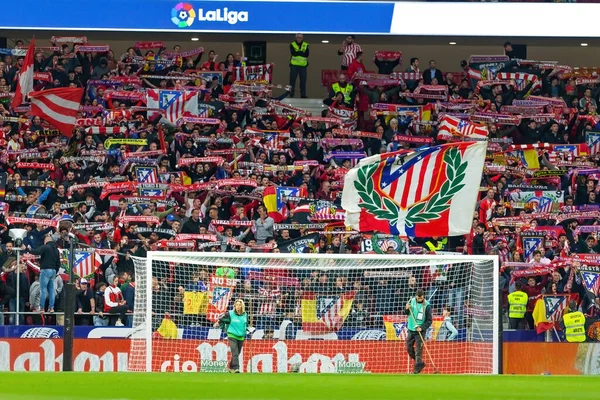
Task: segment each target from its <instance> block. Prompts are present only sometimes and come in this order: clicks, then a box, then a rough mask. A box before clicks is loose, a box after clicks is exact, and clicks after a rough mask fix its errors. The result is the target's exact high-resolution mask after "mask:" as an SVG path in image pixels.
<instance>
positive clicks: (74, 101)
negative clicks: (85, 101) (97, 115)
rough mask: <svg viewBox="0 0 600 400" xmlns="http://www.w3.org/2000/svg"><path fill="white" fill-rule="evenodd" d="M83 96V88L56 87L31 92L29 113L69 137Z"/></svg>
mask: <svg viewBox="0 0 600 400" xmlns="http://www.w3.org/2000/svg"><path fill="white" fill-rule="evenodd" d="M82 97H83V88H58V89H50V90H42V91H39V92H31V93H30V94H29V98H30V99H31V111H29V114H30V115H34V116H36V115H37V116H38V117H40V118H42V119H44V120H46V121H47V122H48V123H50V124H51V125H53V126H55V127H56V129H58V130H59V131H60V132H61V133H63V134H64V135H66V136H69V137H71V134H72V133H73V127H74V126H75V121H76V117H77V112H78V111H79V103H80V101H81V98H82Z"/></svg>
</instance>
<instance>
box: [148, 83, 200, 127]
mask: <svg viewBox="0 0 600 400" xmlns="http://www.w3.org/2000/svg"><path fill="white" fill-rule="evenodd" d="M146 96H147V105H148V108H149V109H160V110H162V111H163V112H164V114H162V113H160V112H156V111H148V119H154V118H158V116H160V115H162V116H163V118H164V119H166V120H167V121H168V122H169V123H171V124H175V123H176V122H177V120H178V119H180V118H183V117H189V116H196V115H198V92H192V91H181V90H159V89H149V90H148V92H147V94H146Z"/></svg>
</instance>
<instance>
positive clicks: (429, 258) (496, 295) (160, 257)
mask: <svg viewBox="0 0 600 400" xmlns="http://www.w3.org/2000/svg"><path fill="white" fill-rule="evenodd" d="M219 258H227V259H229V260H235V259H248V258H254V259H271V260H273V259H293V258H302V259H306V260H310V259H313V260H323V261H326V260H332V259H335V260H357V261H358V260H369V261H371V262H372V261H376V260H381V261H387V262H389V261H393V260H398V261H400V260H401V261H403V262H402V264H405V265H411V266H428V265H431V264H436V265H439V264H448V263H468V262H492V263H493V279H492V282H493V288H492V293H493V312H492V318H493V327H492V335H493V345H492V349H493V350H492V355H493V362H492V365H493V367H492V374H494V375H496V374H499V373H501V365H500V363H501V354H502V353H501V346H502V338H501V336H500V335H501V331H500V326H501V325H500V324H501V299H500V291H499V290H500V289H499V286H500V276H499V271H500V264H499V259H498V257H497V256H492V255H477V256H474V255H454V254H444V255H408V254H402V255H400V254H389V255H388V254H293V253H222V252H217V253H210V252H179V251H177V252H176V251H149V252H148V253H147V257H146V271H145V272H146V283H147V284H146V288H145V289H146V290H145V295H146V299H148V300H147V301H148V304H147V307H146V313H145V324H144V331H143V333H142V332H139V334H141V335H140V336H142V337H140V336H137V338H138V339H142V338H143V339H145V340H146V360H145V361H146V371H147V372H151V371H152V342H153V332H152V323H151V321H152V314H153V313H152V309H153V307H152V284H151V283H152V264H153V262H155V261H160V262H167V263H168V262H175V263H188V264H199V265H203V264H206V262H207V259H213V260H215V261H211V262H210V265H213V266H218V265H219V264H218V262H216V259H219ZM270 267H271V268H281V266H280V265H272V266H269V265H265V266H263V267H262V268H265V269H268V268H270ZM330 268H331V267H330V266H328V265H326V264H324V265H319V266H315V265H311V266H310V267H309V268H307V269H310V270H315V269H324V270H325V269H330ZM335 268H336V269H356V267H351V266H336V267H335ZM297 269H301V268H298V267H297Z"/></svg>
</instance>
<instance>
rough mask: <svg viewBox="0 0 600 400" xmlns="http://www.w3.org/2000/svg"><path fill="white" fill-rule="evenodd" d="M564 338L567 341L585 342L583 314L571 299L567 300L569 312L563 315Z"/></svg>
mask: <svg viewBox="0 0 600 400" xmlns="http://www.w3.org/2000/svg"><path fill="white" fill-rule="evenodd" d="M563 325H564V326H565V339H566V340H567V342H569V343H581V342H585V339H586V336H585V315H583V313H582V312H581V311H579V310H578V308H577V303H576V302H575V301H573V300H571V301H570V302H569V312H568V313H565V315H563Z"/></svg>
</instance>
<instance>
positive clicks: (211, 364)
mask: <svg viewBox="0 0 600 400" xmlns="http://www.w3.org/2000/svg"><path fill="white" fill-rule="evenodd" d="M62 345H63V342H62V340H60V339H4V340H0V372H1V371H60V370H62V353H63V351H62V349H63V347H62ZM130 345H131V341H130V340H128V339H79V340H77V339H76V340H75V345H74V351H73V359H74V370H75V371H97V372H113V371H129V370H134V371H139V370H145V351H144V349H143V348H140V351H139V353H131V352H130ZM428 346H429V350H430V352H431V355H432V357H434V358H436V359H438V360H453V361H452V362H441V363H439V365H437V366H438V368H439V370H440V372H441V373H444V374H464V373H491V371H492V370H491V368H492V364H491V360H481V359H480V358H477V357H474V358H473V360H469V359H467V357H465V353H467V351H469V352H473V351H474V352H475V353H482V352H489V351H490V350H491V345H490V344H483V343H480V344H475V343H470V344H467V343H450V342H439V343H434V342H432V343H431V344H430V345H428ZM250 355H251V357H250ZM230 357H231V353H230V351H229V347H228V345H227V343H226V342H225V341H214V340H206V341H201V340H167V339H159V340H154V343H153V362H152V369H153V371H155V372H196V373H198V372H222V371H224V370H225V369H226V368H227V364H228V361H229V359H230ZM250 358H251V359H252V361H251V362H250ZM240 361H241V362H240V365H242V366H243V367H242V369H243V372H248V371H249V370H250V367H251V368H252V371H253V372H275V373H292V372H299V373H323V372H330V373H331V372H333V373H410V372H411V371H412V365H411V364H410V363H409V358H408V356H407V355H406V352H405V348H404V342H385V341H369V340H355V341H333V340H332V341H321V340H288V341H277V340H252V341H247V342H246V343H245V345H244V350H243V352H242V355H241V360H240ZM431 372H433V371H430V370H429V368H425V370H424V371H423V373H431Z"/></svg>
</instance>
